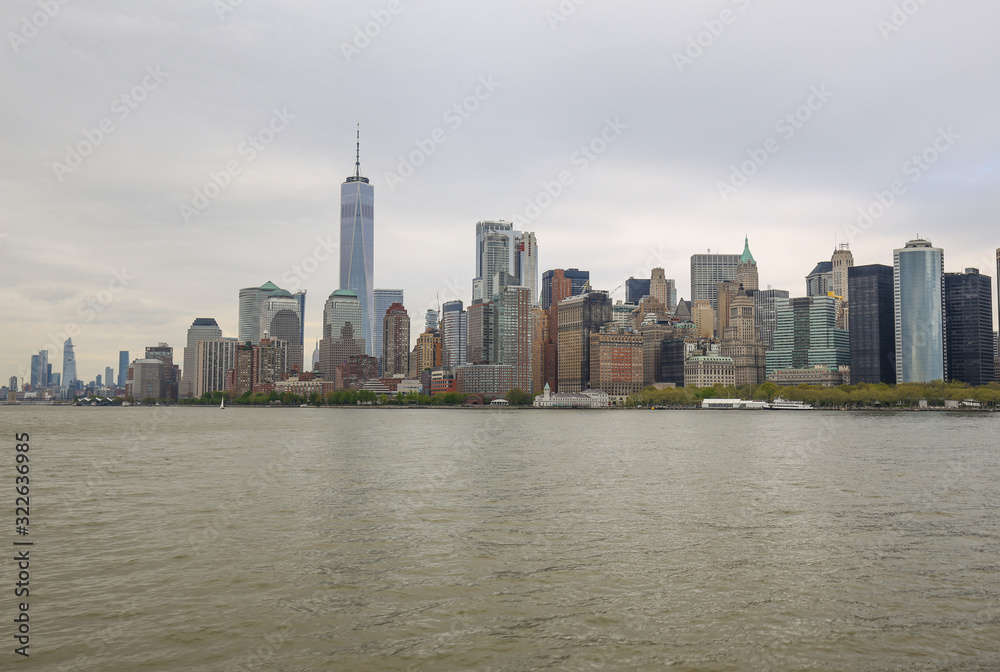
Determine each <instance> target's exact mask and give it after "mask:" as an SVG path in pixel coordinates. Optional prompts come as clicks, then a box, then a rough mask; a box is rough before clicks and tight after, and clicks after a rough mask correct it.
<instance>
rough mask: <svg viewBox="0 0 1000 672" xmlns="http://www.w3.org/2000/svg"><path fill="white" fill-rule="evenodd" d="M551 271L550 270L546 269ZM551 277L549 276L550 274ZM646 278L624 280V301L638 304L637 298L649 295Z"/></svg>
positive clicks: (648, 281)
mask: <svg viewBox="0 0 1000 672" xmlns="http://www.w3.org/2000/svg"><path fill="white" fill-rule="evenodd" d="M548 272H549V273H551V272H552V271H548ZM550 277H551V276H550ZM650 282H651V281H650V280H649V279H648V278H629V279H628V280H626V281H625V303H631V304H632V305H639V300H640V299H641V298H642V297H644V296H649V283H650Z"/></svg>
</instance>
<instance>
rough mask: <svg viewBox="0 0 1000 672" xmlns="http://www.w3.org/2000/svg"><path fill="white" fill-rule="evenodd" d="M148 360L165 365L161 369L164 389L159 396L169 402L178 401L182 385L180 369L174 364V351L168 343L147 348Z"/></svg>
mask: <svg viewBox="0 0 1000 672" xmlns="http://www.w3.org/2000/svg"><path fill="white" fill-rule="evenodd" d="M146 359H147V360H150V359H156V360H159V361H160V362H162V363H163V366H162V368H161V369H160V375H161V376H162V381H163V387H162V389H161V393H160V394H159V395H158V396H159V397H162V398H164V399H166V400H167V401H177V391H178V384H179V383H180V367H179V366H177V365H176V364H174V349H173V348H172V347H170V346H169V345H167V344H166V343H163V342H161V343H158V344H157V345H155V346H153V345H150V346H146ZM140 361H142V360H140Z"/></svg>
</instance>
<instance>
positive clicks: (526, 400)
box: [507, 387, 535, 406]
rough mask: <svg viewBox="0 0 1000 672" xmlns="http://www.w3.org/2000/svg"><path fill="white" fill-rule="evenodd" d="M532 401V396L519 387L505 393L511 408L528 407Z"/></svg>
mask: <svg viewBox="0 0 1000 672" xmlns="http://www.w3.org/2000/svg"><path fill="white" fill-rule="evenodd" d="M534 401H535V398H534V397H533V396H531V395H530V394H528V393H527V392H525V391H524V390H522V389H521V388H519V387H515V388H514V389H512V390H511V391H510V392H508V393H507V402H508V403H509V404H510V405H511V406H530V405H531V404H532V403H533V402H534Z"/></svg>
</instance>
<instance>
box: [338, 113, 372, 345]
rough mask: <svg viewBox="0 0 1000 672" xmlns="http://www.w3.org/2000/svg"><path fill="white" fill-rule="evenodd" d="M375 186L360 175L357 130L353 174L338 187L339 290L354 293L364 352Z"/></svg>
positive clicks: (368, 339) (369, 313) (367, 339)
mask: <svg viewBox="0 0 1000 672" xmlns="http://www.w3.org/2000/svg"><path fill="white" fill-rule="evenodd" d="M374 250H375V188H374V187H373V186H372V185H371V184H370V183H369V182H368V178H367V177H362V176H361V133H360V131H359V132H358V146H357V155H356V158H355V162H354V175H351V176H350V177H348V178H347V180H346V181H345V182H344V183H343V184H342V185H341V186H340V289H346V290H349V291H352V292H354V293H355V294H356V295H357V297H358V302H359V304H360V306H361V324H359V325H358V327H359V328H358V329H357V330H356V334H355V338H363V339H364V340H365V354H368V355H371V354H372V347H373V346H374V343H375V313H374V310H375V271H374V268H375V252H374Z"/></svg>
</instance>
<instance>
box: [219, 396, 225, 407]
mask: <svg viewBox="0 0 1000 672" xmlns="http://www.w3.org/2000/svg"><path fill="white" fill-rule="evenodd" d="M219 410H220V411H224V410H226V397H225V396H223V397H222V403H221V404H219Z"/></svg>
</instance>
